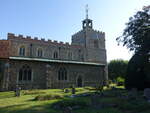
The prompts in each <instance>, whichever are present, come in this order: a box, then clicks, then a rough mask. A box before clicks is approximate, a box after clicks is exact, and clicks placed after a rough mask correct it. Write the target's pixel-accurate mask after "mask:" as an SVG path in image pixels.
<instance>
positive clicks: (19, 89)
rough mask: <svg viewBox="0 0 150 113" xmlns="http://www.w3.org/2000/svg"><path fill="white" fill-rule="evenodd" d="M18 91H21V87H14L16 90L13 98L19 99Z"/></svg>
mask: <svg viewBox="0 0 150 113" xmlns="http://www.w3.org/2000/svg"><path fill="white" fill-rule="evenodd" d="M20 91H21V87H19V86H18V85H16V89H15V96H16V97H20Z"/></svg>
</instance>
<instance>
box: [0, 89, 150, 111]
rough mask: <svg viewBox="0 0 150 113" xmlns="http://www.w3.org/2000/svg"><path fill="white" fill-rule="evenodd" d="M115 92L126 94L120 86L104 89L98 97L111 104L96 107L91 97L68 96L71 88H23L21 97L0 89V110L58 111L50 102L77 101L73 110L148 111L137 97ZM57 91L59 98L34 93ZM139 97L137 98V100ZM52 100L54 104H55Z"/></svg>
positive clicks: (62, 103) (145, 104)
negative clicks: (38, 97) (122, 97)
mask: <svg viewBox="0 0 150 113" xmlns="http://www.w3.org/2000/svg"><path fill="white" fill-rule="evenodd" d="M76 90H77V92H76V94H82V93H93V92H95V90H90V88H76ZM117 93H121V94H126V93H127V92H126V91H125V90H123V89H121V90H117V91H112V90H111V89H105V90H104V95H105V96H104V97H103V98H98V101H100V102H101V103H103V104H104V105H106V104H108V105H113V104H115V106H109V107H104V108H102V109H96V108H93V107H91V97H90V96H87V97H76V98H70V97H68V96H70V95H71V92H69V93H64V92H63V91H62V90H61V89H48V90H25V91H21V97H14V92H12V91H10V92H0V113H62V111H63V110H62V109H57V108H54V105H55V104H56V103H57V104H60V105H63V106H73V105H79V106H80V108H78V109H73V113H150V104H149V103H148V102H146V101H145V100H144V99H142V98H141V97H140V98H139V100H131V101H129V100H125V99H121V98H118V97H117V96H116V94H117ZM56 94H58V95H60V96H61V98H60V99H58V98H57V99H55V98H54V99H51V100H42V101H39V100H35V97H36V96H38V95H40V96H41V95H42V96H43V95H52V96H53V95H56ZM140 95H141V94H140ZM140 99H141V100H140ZM57 104H56V105H57Z"/></svg>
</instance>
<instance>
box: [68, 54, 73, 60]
mask: <svg viewBox="0 0 150 113" xmlns="http://www.w3.org/2000/svg"><path fill="white" fill-rule="evenodd" d="M68 59H70V60H72V52H69V53H68Z"/></svg>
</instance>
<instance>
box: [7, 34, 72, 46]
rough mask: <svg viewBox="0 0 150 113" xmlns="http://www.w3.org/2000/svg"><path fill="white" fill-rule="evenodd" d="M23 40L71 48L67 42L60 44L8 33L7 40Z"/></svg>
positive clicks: (54, 41)
mask: <svg viewBox="0 0 150 113" xmlns="http://www.w3.org/2000/svg"><path fill="white" fill-rule="evenodd" d="M14 39H15V40H23V41H31V42H39V43H45V44H55V45H62V46H71V44H69V42H62V41H59V42H58V41H57V40H51V39H47V40H45V39H44V38H41V39H39V38H38V37H34V38H32V37H31V36H26V37H24V36H23V35H15V34H13V33H8V40H14Z"/></svg>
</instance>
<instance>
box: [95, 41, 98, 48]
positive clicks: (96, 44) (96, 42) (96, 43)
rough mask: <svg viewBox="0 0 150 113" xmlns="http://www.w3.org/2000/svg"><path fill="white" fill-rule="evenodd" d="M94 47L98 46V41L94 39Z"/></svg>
mask: <svg viewBox="0 0 150 113" xmlns="http://www.w3.org/2000/svg"><path fill="white" fill-rule="evenodd" d="M94 48H98V41H97V40H94Z"/></svg>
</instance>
